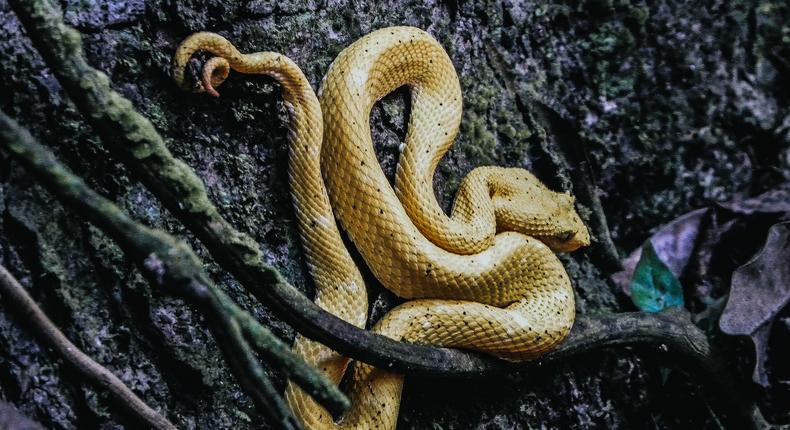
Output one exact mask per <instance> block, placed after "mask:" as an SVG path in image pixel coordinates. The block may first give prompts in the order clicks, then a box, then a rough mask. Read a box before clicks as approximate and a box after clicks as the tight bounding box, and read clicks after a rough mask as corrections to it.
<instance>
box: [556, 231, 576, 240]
mask: <svg viewBox="0 0 790 430" xmlns="http://www.w3.org/2000/svg"><path fill="white" fill-rule="evenodd" d="M573 235H574V233H573V232H572V231H566V232H563V233H560V235H559V239H560V241H561V242H567V241H569V240H571V238H572V237H573Z"/></svg>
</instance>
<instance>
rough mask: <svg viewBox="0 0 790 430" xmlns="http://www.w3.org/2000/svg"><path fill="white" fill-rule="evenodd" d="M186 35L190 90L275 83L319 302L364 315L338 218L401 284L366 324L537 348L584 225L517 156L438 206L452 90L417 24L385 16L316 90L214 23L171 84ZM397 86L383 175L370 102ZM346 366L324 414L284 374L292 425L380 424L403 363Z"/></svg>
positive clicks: (380, 271) (564, 310) (566, 321)
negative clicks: (390, 151)
mask: <svg viewBox="0 0 790 430" xmlns="http://www.w3.org/2000/svg"><path fill="white" fill-rule="evenodd" d="M200 50H203V51H208V52H210V53H211V54H213V55H215V57H214V58H212V59H211V60H209V61H208V62H207V63H206V65H205V66H204V70H203V79H202V84H201V85H199V87H198V88H197V91H203V90H205V91H208V92H210V93H212V94H215V95H216V91H215V90H214V87H216V86H218V85H219V84H221V83H222V81H223V80H224V79H225V77H226V76H227V75H228V72H229V70H231V69H233V70H236V71H239V72H242V73H258V74H266V75H270V76H273V77H274V78H275V79H277V80H278V81H279V82H280V84H281V85H282V87H283V97H284V99H285V103H286V105H287V106H288V108H289V110H290V111H291V144H290V151H289V178H290V184H291V193H292V196H293V200H294V207H295V213H296V216H297V218H298V223H299V228H300V231H301V238H302V243H303V246H304V250H305V254H306V258H307V262H308V267H309V269H310V272H311V274H312V276H313V278H314V280H315V285H316V298H315V301H316V303H317V304H318V305H319V306H321V307H323V308H325V309H327V310H328V311H330V312H332V313H334V314H336V315H338V316H339V317H341V318H343V319H345V320H347V321H349V322H351V323H353V324H355V325H357V326H359V327H364V326H365V322H366V319H367V306H368V299H367V293H366V289H365V281H364V280H363V277H362V275H361V274H360V272H359V269H358V268H357V267H356V265H355V263H354V261H353V260H352V258H351V256H350V255H349V252H348V250H347V249H346V247H345V245H344V243H343V240H342V237H341V235H340V232H339V230H338V226H337V225H336V223H335V217H337V219H339V220H340V223H341V224H342V226H343V228H344V229H345V230H346V232H347V233H348V236H349V237H350V239H351V240H352V241H353V243H354V245H355V246H356V247H357V248H358V250H359V252H360V253H361V254H362V256H363V258H364V259H365V261H366V262H367V264H368V265H369V266H370V269H371V270H372V272H373V273H374V275H375V276H376V278H378V280H379V281H381V283H382V284H383V285H384V286H385V287H387V288H388V289H390V290H391V291H393V292H394V293H395V294H397V295H398V296H400V297H403V298H406V299H412V300H411V301H407V302H406V303H404V304H402V305H400V306H398V307H396V308H395V309H393V310H391V311H390V312H389V313H388V314H386V315H385V316H384V317H383V318H382V319H381V321H379V322H378V323H377V324H376V325H375V326H374V327H373V328H372V329H373V330H375V331H376V332H378V333H381V334H383V335H386V336H389V337H392V338H395V339H398V340H404V341H408V342H414V343H421V344H430V345H437V346H446V347H459V348H470V349H475V350H478V351H483V352H486V353H490V354H494V355H496V356H499V357H502V358H504V359H508V360H528V359H532V358H535V357H537V356H540V355H541V354H543V353H545V352H547V351H549V350H550V349H551V348H552V347H554V346H555V345H557V344H558V343H559V342H560V341H561V340H562V339H563V338H564V337H565V336H566V335H567V333H568V331H569V330H570V328H571V325H572V323H573V320H574V315H575V309H574V298H573V290H572V287H571V284H570V280H569V278H568V276H567V274H566V273H565V270H564V269H563V267H562V265H561V263H560V262H559V260H558V259H557V257H556V256H555V255H554V253H553V252H552V250H554V251H571V250H574V249H576V248H578V247H580V246H584V245H587V244H588V243H589V235H588V232H587V228H586V227H585V226H584V224H583V222H582V221H581V219H580V218H579V216H578V215H577V213H576V211H575V209H574V201H573V198H572V197H571V196H570V195H568V194H565V193H556V192H553V191H551V190H549V189H547V188H546V187H545V186H544V185H543V184H541V183H540V181H538V180H537V179H536V178H535V177H534V176H533V175H532V174H530V173H529V172H527V171H525V170H523V169H519V168H501V167H481V168H477V169H475V170H473V171H472V172H471V173H470V174H469V175H467V176H466V178H465V179H464V180H463V182H462V183H461V185H460V187H459V191H458V194H457V196H456V199H455V202H454V205H453V209H452V213H451V216H447V215H446V214H445V213H444V212H443V211H442V209H441V207H440V205H439V204H438V202H437V200H436V197H435V195H434V193H433V186H432V185H433V175H434V171H435V169H436V166H437V164H438V162H439V160H440V159H441V158H442V156H443V155H444V154H445V153H446V152H447V150H448V149H449V147H450V145H451V144H452V143H453V141H454V139H455V136H456V133H457V130H458V126H459V123H460V120H461V90H460V86H459V82H458V77H457V75H456V73H455V69H454V67H453V65H452V62H451V61H450V58H449V57H448V55H447V53H446V52H445V51H444V49H442V47H441V46H440V45H439V43H438V42H437V41H436V40H435V39H433V38H432V37H431V36H430V35H429V34H428V33H426V32H424V31H422V30H419V29H416V28H411V27H392V28H385V29H382V30H378V31H375V32H373V33H370V34H368V35H367V36H365V37H363V38H361V39H360V40H358V41H357V42H355V43H354V44H352V45H351V46H349V47H348V48H346V49H345V50H344V51H343V52H341V53H340V55H339V56H338V57H337V59H335V61H334V62H333V63H332V65H331V67H330V69H329V71H328V72H327V74H326V77H325V78H324V81H323V83H322V88H321V90H320V91H319V96H316V94H315V93H314V91H313V90H312V88H311V87H310V84H309V82H308V81H307V79H306V78H305V76H304V74H303V73H302V72H301V70H300V69H299V68H298V66H296V64H294V63H293V62H292V61H291V60H290V59H288V58H286V57H284V56H282V55H280V54H277V53H271V52H259V53H254V54H241V53H239V51H238V50H236V48H235V47H234V46H233V45H232V44H231V43H230V42H228V41H227V40H226V39H224V38H223V37H221V36H219V35H216V34H213V33H197V34H194V35H192V36H190V37H189V38H187V39H186V40H185V41H184V42H183V43H182V44H181V46H180V47H179V48H178V50H177V52H176V56H175V60H174V75H175V79H176V81H177V82H178V83H179V84H180V85H181V86H182V87H184V88H186V89H193V88H191V87H190V85H189V84H187V83H186V82H185V78H184V70H185V67H186V64H187V62H188V61H189V58H190V57H191V55H192V54H193V53H195V52H196V51H200ZM403 85H408V86H409V87H410V89H411V97H412V102H411V114H410V118H409V127H408V133H407V136H406V141H405V144H404V146H403V147H402V153H401V156H400V160H399V163H398V168H397V173H396V180H395V187H394V188H393V187H391V186H390V184H389V181H388V180H387V178H386V177H385V175H384V173H383V171H382V170H381V167H380V165H379V163H378V160H377V158H376V155H375V152H374V148H373V142H372V138H371V131H370V125H369V115H370V111H371V109H372V107H373V105H374V103H376V101H378V100H379V99H380V98H382V97H383V96H385V95H386V94H388V93H390V92H391V91H393V90H394V89H396V88H398V87H400V86H403ZM319 100H320V101H319ZM322 172H323V177H322ZM333 209H334V211H333ZM294 348H295V349H296V351H298V353H299V354H300V355H302V356H303V357H304V358H305V360H307V361H308V362H309V363H311V364H313V365H315V366H316V367H318V368H319V369H322V370H323V371H324V372H325V373H326V374H327V375H328V376H329V377H330V378H332V379H333V380H335V381H337V382H338V383H339V381H340V379H341V378H342V377H343V374H344V373H345V371H346V368H347V366H348V364H349V360H348V359H346V358H344V357H342V356H340V355H338V354H337V353H335V352H334V351H332V350H331V349H329V348H327V347H325V346H323V345H321V344H319V343H316V342H313V341H310V340H308V339H306V338H303V337H298V338H297V340H296V342H295V345H294ZM352 372H353V374H352V375H351V383H350V391H351V393H350V395H351V399H352V403H353V405H354V406H353V407H352V410H351V411H350V412H349V413H348V414H346V416H345V417H343V418H342V420H341V421H340V422H339V423H336V422H334V421H333V420H332V418H331V416H330V415H329V414H328V413H327V412H326V411H325V410H324V409H322V408H321V407H320V406H318V405H317V404H316V403H315V402H314V401H313V400H312V399H311V398H310V397H309V396H308V395H306V394H304V393H303V392H302V391H300V390H299V389H298V388H297V387H295V386H294V385H290V386H289V387H288V389H287V393H286V395H287V398H288V401H289V404H290V405H291V407H292V408H293V410H294V412H295V413H296V415H297V416H298V417H299V418H300V419H301V420H302V422H303V423H304V425H305V427H307V428H310V429H324V428H337V427H343V428H354V429H368V428H381V429H392V428H394V427H395V425H396V423H397V417H398V407H399V403H400V393H401V388H402V385H403V377H402V376H401V375H397V374H393V373H390V372H387V371H385V370H381V369H376V368H373V367H371V366H368V365H364V364H361V363H357V364H356V365H355V366H353V368H352Z"/></svg>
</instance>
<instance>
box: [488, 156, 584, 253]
mask: <svg viewBox="0 0 790 430" xmlns="http://www.w3.org/2000/svg"><path fill="white" fill-rule="evenodd" d="M495 182H496V185H495V188H496V192H495V193H494V196H492V197H493V199H494V204H495V207H496V220H497V230H499V231H516V232H519V233H522V234H525V235H528V236H532V237H535V238H536V239H539V240H540V241H541V242H543V243H544V244H546V245H547V246H548V247H549V248H551V249H552V250H553V251H555V252H570V251H574V250H576V249H579V248H581V247H583V246H587V245H589V244H590V233H589V231H588V230H587V226H586V225H584V221H582V219H581V217H580V216H579V214H578V213H577V212H576V206H575V203H576V199H575V198H574V197H573V196H572V195H571V194H570V193H567V192H566V193H558V192H555V191H552V190H550V189H549V188H548V187H546V186H545V185H543V183H542V182H540V180H539V179H537V178H536V177H535V176H534V175H532V174H531V173H529V172H527V171H526V170H523V169H513V168H511V169H504V171H503V172H501V176H500V177H499V179H497V180H496V181H495Z"/></svg>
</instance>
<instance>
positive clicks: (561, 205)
mask: <svg viewBox="0 0 790 430" xmlns="http://www.w3.org/2000/svg"><path fill="white" fill-rule="evenodd" d="M555 194H557V196H556V199H557V207H556V210H555V211H554V214H553V216H552V218H550V221H549V224H550V229H549V230H548V231H547V233H546V234H544V235H535V236H536V237H537V238H538V239H540V240H541V241H542V242H543V243H545V244H546V245H547V246H548V247H549V248H551V249H552V250H553V251H555V252H571V251H575V250H577V249H579V248H582V247H585V246H587V245H589V244H590V232H589V230H587V226H586V225H584V221H582V219H581V217H580V216H579V214H578V212H576V205H575V203H576V199H575V198H574V197H573V196H572V195H570V194H569V193H555Z"/></svg>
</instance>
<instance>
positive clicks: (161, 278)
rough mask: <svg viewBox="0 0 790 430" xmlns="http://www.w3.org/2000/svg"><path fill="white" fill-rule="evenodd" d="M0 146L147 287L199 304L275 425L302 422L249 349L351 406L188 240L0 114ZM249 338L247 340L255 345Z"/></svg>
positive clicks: (334, 408)
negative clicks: (242, 302) (138, 216)
mask: <svg viewBox="0 0 790 430" xmlns="http://www.w3.org/2000/svg"><path fill="white" fill-rule="evenodd" d="M0 149H3V150H5V151H6V152H7V153H8V154H9V155H11V156H13V157H15V158H16V159H18V160H19V161H21V162H22V163H23V164H24V165H25V166H26V167H27V168H28V170H29V171H30V172H32V173H33V174H35V175H36V177H37V178H38V179H39V180H40V181H41V183H42V184H44V185H45V186H46V187H47V188H48V189H49V190H50V191H52V192H53V194H55V196H56V197H58V198H59V199H60V200H61V201H62V202H63V203H64V204H67V205H69V206H71V207H72V208H73V209H75V210H76V211H78V212H80V213H81V214H82V215H83V216H85V217H86V218H87V219H88V220H89V221H91V222H92V223H93V224H94V225H96V226H97V227H99V228H100V229H101V230H102V231H104V232H105V233H106V234H107V235H108V236H110V237H111V238H112V239H113V240H114V241H115V242H116V243H118V244H119V245H120V247H121V248H122V249H123V251H124V253H125V254H126V256H127V257H128V258H129V259H130V260H132V261H133V262H134V263H136V264H137V265H138V267H140V269H141V270H142V272H143V274H144V275H145V277H146V278H147V279H148V281H149V282H150V283H151V284H152V285H154V286H155V287H158V288H160V289H161V290H162V291H163V292H166V293H169V294H173V295H177V296H180V297H184V298H186V299H187V300H189V301H191V302H192V303H193V304H195V305H198V306H199V308H200V310H201V311H202V312H203V313H204V314H206V315H207V316H208V317H209V318H210V320H211V321H212V322H214V324H210V325H209V328H210V329H211V330H212V334H213V335H214V338H215V339H216V340H217V341H218V344H219V345H220V347H221V350H222V352H223V355H224V356H225V359H226V360H228V361H229V363H230V364H231V369H232V370H233V371H234V374H235V375H236V378H237V379H238V380H239V382H240V384H241V386H242V387H243V388H245V389H248V390H247V392H248V393H249V394H250V395H251V396H252V397H253V400H254V401H255V402H256V404H257V405H258V406H259V407H261V409H262V410H264V411H270V412H272V411H274V412H276V414H275V415H273V416H270V418H272V420H273V422H275V423H280V424H281V425H282V427H283V428H299V426H298V424H296V421H295V419H294V418H293V416H292V414H291V412H290V410H289V409H288V408H287V407H286V406H285V404H284V402H283V401H282V399H281V398H280V396H279V394H277V393H274V397H271V398H270V397H268V396H269V394H271V393H268V392H267V393H266V395H265V396H264V395H261V390H264V389H265V387H267V386H270V384H271V382H270V381H269V380H268V378H267V377H266V375H265V373H264V372H263V369H262V368H261V367H260V364H259V363H258V362H257V361H256V360H255V357H254V354H253V352H252V349H251V348H253V347H254V348H255V349H256V350H258V351H261V352H265V353H266V356H267V357H268V358H270V359H271V360H272V361H273V364H274V365H277V366H283V367H287V366H291V367H289V368H288V369H286V371H287V372H289V373H291V374H293V375H296V374H299V375H298V377H295V378H294V380H295V381H296V382H297V383H299V384H300V386H302V387H303V388H304V389H305V391H306V392H308V393H312V394H315V399H316V401H318V402H319V403H321V404H322V405H323V406H325V407H326V408H327V410H329V411H330V412H331V413H333V414H334V415H339V414H341V413H342V412H343V411H345V410H346V409H348V407H349V405H350V403H349V401H348V399H347V398H346V397H345V395H343V393H342V392H341V391H340V390H339V389H338V388H337V387H336V386H335V385H334V384H333V383H332V382H331V381H329V380H328V379H327V378H326V377H325V376H324V375H323V374H321V373H320V372H318V371H316V370H315V369H313V368H312V367H310V366H307V365H306V364H304V363H303V362H302V364H303V365H299V366H296V365H295V363H299V362H301V361H302V359H301V358H299V357H297V356H296V355H295V354H294V353H293V352H292V351H291V349H290V347H289V346H288V345H286V344H285V343H284V342H282V341H280V340H279V339H277V338H276V336H274V335H273V334H272V333H271V332H270V331H269V330H268V329H266V328H265V327H263V326H262V325H260V324H259V323H257V322H256V321H254V319H252V317H250V316H249V315H248V314H246V312H245V311H243V310H242V309H240V308H239V307H238V306H237V305H236V304H235V303H234V302H233V301H232V300H231V299H230V298H228V297H227V295H225V293H223V292H222V291H221V290H220V289H218V288H217V287H216V286H215V285H214V284H213V283H212V282H211V281H210V280H209V278H208V276H207V275H206V274H205V272H204V271H203V269H202V264H201V262H200V260H199V259H198V258H197V256H195V254H194V252H193V251H192V250H191V249H190V248H189V246H187V245H186V244H185V243H184V242H181V241H177V240H176V239H175V238H173V237H172V236H170V235H169V234H167V233H165V232H162V231H159V230H153V229H150V228H148V227H145V226H143V225H141V224H139V223H137V222H135V221H133V220H132V219H130V218H129V217H128V216H127V215H126V214H125V213H123V212H122V211H121V210H120V209H119V208H118V207H117V206H116V205H115V204H114V203H112V202H110V201H109V200H107V199H105V198H104V197H101V196H100V195H98V194H96V193H95V192H94V191H93V190H91V189H90V188H89V187H88V186H87V185H85V183H83V182H82V180H81V179H80V178H78V177H76V176H75V175H73V174H72V173H71V172H69V171H68V170H67V169H66V168H65V167H64V166H63V165H61V164H60V163H59V162H58V161H57V160H56V159H55V157H54V156H53V155H52V153H51V152H49V151H48V150H47V149H46V148H44V147H43V146H41V145H40V144H39V143H37V142H35V140H34V139H33V137H32V136H31V135H30V133H28V132H27V130H25V129H23V128H21V127H20V126H19V125H18V124H16V122H15V121H13V120H12V119H11V118H9V117H8V116H6V115H5V114H4V113H2V112H0ZM240 326H241V327H244V330H241V333H242V334H245V335H247V338H245V337H239V336H237V335H236V332H237V331H239V327H240ZM229 339H230V340H229ZM248 339H252V341H253V345H252V346H251V345H250V344H249V340H248ZM250 388H254V389H250ZM269 391H271V390H269Z"/></svg>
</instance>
